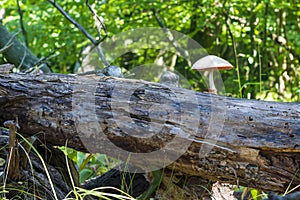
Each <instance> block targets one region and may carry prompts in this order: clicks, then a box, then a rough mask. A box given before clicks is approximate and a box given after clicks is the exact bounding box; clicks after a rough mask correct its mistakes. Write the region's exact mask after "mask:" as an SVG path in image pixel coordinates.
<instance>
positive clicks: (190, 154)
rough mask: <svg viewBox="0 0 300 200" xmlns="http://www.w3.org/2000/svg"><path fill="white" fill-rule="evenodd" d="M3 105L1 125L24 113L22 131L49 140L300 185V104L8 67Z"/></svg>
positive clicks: (273, 184)
mask: <svg viewBox="0 0 300 200" xmlns="http://www.w3.org/2000/svg"><path fill="white" fill-rule="evenodd" d="M0 104H1V107H0V123H1V124H3V122H4V121H6V120H11V119H15V118H17V119H18V122H19V125H20V127H21V129H20V133H22V134H23V135H26V136H30V135H37V136H39V137H42V138H43V140H44V141H46V142H47V143H48V144H49V143H50V144H52V145H65V143H66V141H67V142H68V146H70V147H72V148H74V149H77V150H81V151H86V152H92V153H93V152H101V153H107V154H109V155H110V156H114V157H117V158H120V159H123V160H125V161H126V160H128V156H129V157H130V155H134V156H132V157H131V158H130V159H132V160H133V162H134V164H136V165H141V166H142V167H145V166H149V168H152V169H155V168H159V167H160V164H161V162H165V163H168V165H167V166H164V167H166V168H168V169H171V170H173V171H175V172H176V174H181V175H182V176H186V177H193V179H195V177H199V180H200V179H208V180H211V181H220V182H227V183H231V184H240V185H244V186H248V187H253V188H258V189H262V190H264V191H275V192H284V191H285V189H286V188H287V187H288V185H289V184H290V183H291V182H292V183H291V187H293V186H296V185H298V184H300V175H299V173H297V172H298V171H297V170H299V164H300V146H299V144H300V104H299V103H278V102H265V101H257V100H246V99H235V98H228V97H223V96H217V95H210V94H205V93H198V92H194V91H191V90H185V89H181V88H172V87H168V86H166V85H162V84H157V83H150V82H145V81H140V80H128V79H117V78H111V77H96V76H73V75H60V74H47V75H25V74H9V75H1V76H0ZM161 149H163V151H160V150H161ZM124 152H129V153H124ZM152 152H158V153H160V154H162V156H165V157H164V158H165V160H163V161H158V160H159V159H160V158H158V157H156V156H149V157H148V156H147V155H148V154H149V153H152ZM146 153H148V154H146ZM139 154H141V155H142V156H141V157H139ZM149 155H150V154H149ZM154 155H155V154H154ZM143 156H144V157H143ZM141 158H143V159H141ZM292 180H293V181H292Z"/></svg>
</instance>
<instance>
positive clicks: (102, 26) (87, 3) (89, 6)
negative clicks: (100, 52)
mask: <svg viewBox="0 0 300 200" xmlns="http://www.w3.org/2000/svg"><path fill="white" fill-rule="evenodd" d="M85 3H86V5H87V7H88V8H89V9H90V11H91V13H92V14H93V16H94V17H95V18H96V19H97V21H98V22H99V23H100V25H101V28H103V30H104V32H105V34H106V35H108V34H107V29H106V26H105V24H103V22H102V20H101V19H100V17H99V16H98V15H97V13H96V12H95V10H94V9H93V8H92V7H91V5H90V4H89V0H86V2H85ZM97 27H98V26H97ZM98 32H99V34H100V30H99V28H98Z"/></svg>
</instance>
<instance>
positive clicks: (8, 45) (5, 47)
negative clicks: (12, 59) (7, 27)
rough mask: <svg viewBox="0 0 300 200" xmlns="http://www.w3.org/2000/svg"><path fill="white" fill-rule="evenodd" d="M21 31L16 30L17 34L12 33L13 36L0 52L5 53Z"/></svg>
mask: <svg viewBox="0 0 300 200" xmlns="http://www.w3.org/2000/svg"><path fill="white" fill-rule="evenodd" d="M20 32H21V31H18V32H16V33H15V34H13V35H12V37H11V38H10V39H9V40H8V41H7V43H6V44H5V45H4V47H3V48H2V49H0V53H3V52H4V51H6V50H7V49H9V48H10V47H11V46H12V45H13V44H14V43H13V42H12V40H13V39H14V38H15V37H16V36H17V35H18V34H19V33H20Z"/></svg>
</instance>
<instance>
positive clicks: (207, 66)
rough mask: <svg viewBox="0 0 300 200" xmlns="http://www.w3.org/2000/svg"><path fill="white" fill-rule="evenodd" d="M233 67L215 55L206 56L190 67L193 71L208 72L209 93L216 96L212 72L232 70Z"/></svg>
mask: <svg viewBox="0 0 300 200" xmlns="http://www.w3.org/2000/svg"><path fill="white" fill-rule="evenodd" d="M232 68H233V66H232V65H231V64H230V63H229V62H228V61H226V60H224V59H223V58H220V57H218V56H215V55H208V56H205V57H203V58H201V59H199V60H198V61H197V62H195V63H194V64H193V66H192V69H193V70H197V71H208V72H209V90H208V92H209V93H212V94H217V89H216V87H215V83H214V77H213V76H214V70H225V69H232Z"/></svg>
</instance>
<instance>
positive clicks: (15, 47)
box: [0, 23, 50, 73]
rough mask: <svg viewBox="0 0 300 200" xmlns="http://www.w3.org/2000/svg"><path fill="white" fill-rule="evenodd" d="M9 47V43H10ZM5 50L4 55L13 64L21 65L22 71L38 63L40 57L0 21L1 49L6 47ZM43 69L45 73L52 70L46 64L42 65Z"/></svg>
mask: <svg viewBox="0 0 300 200" xmlns="http://www.w3.org/2000/svg"><path fill="white" fill-rule="evenodd" d="M10 44H11V46H10V47H8V45H10ZM6 47H8V48H7V49H5V50H4V51H3V52H0V53H2V54H3V56H4V57H5V58H6V59H7V61H8V62H9V63H11V64H14V65H15V66H16V67H19V66H20V69H21V70H22V71H25V70H27V69H29V68H30V67H33V66H34V65H36V64H37V63H38V61H39V59H38V58H37V57H36V56H35V55H33V54H32V52H31V51H30V50H29V49H28V48H27V47H25V46H24V45H23V44H21V43H20V41H19V40H18V39H17V38H16V37H15V36H14V35H13V34H11V33H9V32H8V30H7V29H6V28H5V26H3V25H2V24H1V23H0V49H3V48H6ZM41 70H42V71H43V72H45V73H48V72H50V69H49V68H48V67H47V66H46V64H44V65H43V66H42V67H41Z"/></svg>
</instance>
